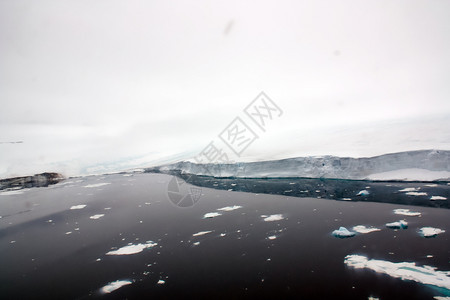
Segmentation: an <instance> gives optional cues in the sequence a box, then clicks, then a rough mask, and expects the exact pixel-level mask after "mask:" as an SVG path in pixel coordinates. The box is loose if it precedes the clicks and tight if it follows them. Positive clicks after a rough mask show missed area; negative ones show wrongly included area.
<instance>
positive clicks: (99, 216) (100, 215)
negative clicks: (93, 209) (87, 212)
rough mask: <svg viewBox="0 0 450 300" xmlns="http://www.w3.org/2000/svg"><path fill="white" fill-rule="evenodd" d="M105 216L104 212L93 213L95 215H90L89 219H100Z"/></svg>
mask: <svg viewBox="0 0 450 300" xmlns="http://www.w3.org/2000/svg"><path fill="white" fill-rule="evenodd" d="M103 216H104V214H98V215H93V216H90V217H89V219H92V220H97V219H100V218H101V217H103Z"/></svg>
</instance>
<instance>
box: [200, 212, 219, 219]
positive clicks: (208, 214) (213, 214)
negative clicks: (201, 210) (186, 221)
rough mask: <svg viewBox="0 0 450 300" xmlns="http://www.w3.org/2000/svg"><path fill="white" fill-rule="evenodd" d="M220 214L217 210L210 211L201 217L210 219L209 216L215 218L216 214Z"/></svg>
mask: <svg viewBox="0 0 450 300" xmlns="http://www.w3.org/2000/svg"><path fill="white" fill-rule="evenodd" d="M221 215H222V214H220V213H218V212H211V213H206V214H204V215H203V219H211V218H215V217H218V216H221Z"/></svg>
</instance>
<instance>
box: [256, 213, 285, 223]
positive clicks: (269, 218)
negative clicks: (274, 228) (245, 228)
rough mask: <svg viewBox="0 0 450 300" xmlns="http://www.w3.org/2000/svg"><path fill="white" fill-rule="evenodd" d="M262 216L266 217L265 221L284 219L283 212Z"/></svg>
mask: <svg viewBox="0 0 450 300" xmlns="http://www.w3.org/2000/svg"><path fill="white" fill-rule="evenodd" d="M261 218H264V221H266V222H273V221H280V220H283V219H284V217H283V215H282V214H276V215H270V216H266V215H262V216H261Z"/></svg>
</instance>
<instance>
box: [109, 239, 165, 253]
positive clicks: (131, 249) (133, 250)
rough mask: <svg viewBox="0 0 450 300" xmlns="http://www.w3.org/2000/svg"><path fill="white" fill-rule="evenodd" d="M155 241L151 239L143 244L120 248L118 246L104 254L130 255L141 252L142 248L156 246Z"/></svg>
mask: <svg viewBox="0 0 450 300" xmlns="http://www.w3.org/2000/svg"><path fill="white" fill-rule="evenodd" d="M156 245H157V243H154V242H152V241H147V242H146V243H145V244H137V245H133V244H131V245H127V246H124V247H122V248H119V249H117V250H114V251H109V252H108V253H106V255H130V254H136V253H140V252H142V251H143V250H144V249H147V248H152V247H154V246H156Z"/></svg>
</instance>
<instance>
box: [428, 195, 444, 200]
mask: <svg viewBox="0 0 450 300" xmlns="http://www.w3.org/2000/svg"><path fill="white" fill-rule="evenodd" d="M430 200H447V198H446V197H442V196H431V198H430Z"/></svg>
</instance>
